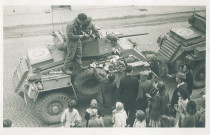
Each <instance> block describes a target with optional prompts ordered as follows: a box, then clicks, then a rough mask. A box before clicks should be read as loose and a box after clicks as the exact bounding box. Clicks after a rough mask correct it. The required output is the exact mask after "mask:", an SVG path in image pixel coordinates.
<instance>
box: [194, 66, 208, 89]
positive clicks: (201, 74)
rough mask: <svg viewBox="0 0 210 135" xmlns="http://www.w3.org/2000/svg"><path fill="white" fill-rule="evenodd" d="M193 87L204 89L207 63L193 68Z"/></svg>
mask: <svg viewBox="0 0 210 135" xmlns="http://www.w3.org/2000/svg"><path fill="white" fill-rule="evenodd" d="M192 73H193V86H194V88H202V87H204V86H205V63H204V62H203V63H199V64H196V66H195V67H194V68H193V72H192Z"/></svg>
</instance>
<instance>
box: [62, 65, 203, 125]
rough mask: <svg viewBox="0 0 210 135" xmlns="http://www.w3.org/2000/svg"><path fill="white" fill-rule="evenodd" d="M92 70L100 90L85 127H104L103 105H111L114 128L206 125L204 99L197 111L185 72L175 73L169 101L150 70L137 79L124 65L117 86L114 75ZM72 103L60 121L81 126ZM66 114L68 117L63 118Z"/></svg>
mask: <svg viewBox="0 0 210 135" xmlns="http://www.w3.org/2000/svg"><path fill="white" fill-rule="evenodd" d="M94 69H95V67H94ZM94 71H95V75H96V78H98V80H99V82H100V85H101V87H100V88H101V89H100V90H99V93H98V96H97V98H96V99H92V100H91V102H90V107H89V108H88V109H87V110H86V113H85V120H86V125H85V126H86V127H105V125H104V119H103V118H104V113H103V111H102V110H101V107H103V106H106V107H110V108H113V110H112V114H111V115H112V118H111V122H112V124H113V125H112V126H113V127H205V99H203V104H202V106H201V107H200V108H199V110H198V108H197V105H196V102H195V101H193V100H191V98H190V95H191V93H192V92H191V91H189V89H188V88H189V86H187V85H188V83H186V82H188V81H187V80H186V75H185V74H184V73H181V72H179V73H177V74H176V75H175V77H176V82H177V87H176V88H175V90H174V91H173V95H172V99H171V100H170V98H169V94H168V91H167V89H166V84H165V82H164V81H163V80H155V79H154V78H153V77H151V73H149V72H145V71H144V72H140V78H137V77H134V76H132V74H133V68H132V66H127V67H126V70H125V72H126V76H125V77H123V78H122V79H121V80H120V84H119V88H117V86H116V85H115V81H114V80H115V75H114V74H111V73H110V74H108V75H107V77H105V78H102V77H100V76H98V75H97V71H96V70H94ZM72 102H73V104H74V106H72ZM75 105H76V104H75V101H74V100H72V101H71V102H70V104H69V108H68V109H67V110H65V111H64V113H63V115H62V118H61V122H62V123H65V124H64V125H65V127H79V126H81V125H80V123H81V121H82V118H81V116H80V115H79V114H78V111H77V110H76V109H75V108H74V107H75ZM113 106H114V107H113ZM67 117H70V118H68V119H65V118H67ZM66 123H68V124H66Z"/></svg>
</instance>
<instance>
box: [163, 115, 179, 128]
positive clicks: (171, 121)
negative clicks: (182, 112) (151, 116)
mask: <svg viewBox="0 0 210 135" xmlns="http://www.w3.org/2000/svg"><path fill="white" fill-rule="evenodd" d="M174 126H175V118H173V117H169V116H167V115H161V116H160V127H174Z"/></svg>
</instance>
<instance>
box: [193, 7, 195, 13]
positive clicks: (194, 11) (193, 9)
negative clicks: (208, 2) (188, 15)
mask: <svg viewBox="0 0 210 135" xmlns="http://www.w3.org/2000/svg"><path fill="white" fill-rule="evenodd" d="M193 15H195V6H194V9H193Z"/></svg>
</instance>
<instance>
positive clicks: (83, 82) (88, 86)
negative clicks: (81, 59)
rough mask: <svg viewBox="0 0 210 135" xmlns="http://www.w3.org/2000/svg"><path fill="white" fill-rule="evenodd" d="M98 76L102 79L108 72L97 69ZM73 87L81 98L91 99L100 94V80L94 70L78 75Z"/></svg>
mask: <svg viewBox="0 0 210 135" xmlns="http://www.w3.org/2000/svg"><path fill="white" fill-rule="evenodd" d="M96 71H97V74H99V75H100V76H101V77H105V76H106V72H105V71H104V70H103V69H96ZM73 85H74V88H75V90H76V91H77V94H78V96H79V97H82V98H85V99H89V98H92V97H94V96H96V94H97V93H98V91H99V89H100V86H99V80H97V78H96V76H95V75H94V72H93V69H87V70H84V71H83V72H81V73H79V74H78V75H76V77H75V79H74V81H73Z"/></svg>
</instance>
